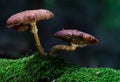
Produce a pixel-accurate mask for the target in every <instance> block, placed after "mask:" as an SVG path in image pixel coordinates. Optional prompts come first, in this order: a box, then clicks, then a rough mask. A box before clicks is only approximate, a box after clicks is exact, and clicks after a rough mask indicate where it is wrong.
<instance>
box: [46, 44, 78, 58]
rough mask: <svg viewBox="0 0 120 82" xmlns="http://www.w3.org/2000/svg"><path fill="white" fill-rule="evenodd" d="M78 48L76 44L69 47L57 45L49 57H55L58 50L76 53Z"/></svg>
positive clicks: (51, 50)
mask: <svg viewBox="0 0 120 82" xmlns="http://www.w3.org/2000/svg"><path fill="white" fill-rule="evenodd" d="M77 47H78V45H75V44H71V46H67V45H55V46H53V47H52V48H51V49H50V51H49V53H48V55H50V56H51V55H53V54H54V53H55V51H58V50H64V51H74V50H76V49H77Z"/></svg>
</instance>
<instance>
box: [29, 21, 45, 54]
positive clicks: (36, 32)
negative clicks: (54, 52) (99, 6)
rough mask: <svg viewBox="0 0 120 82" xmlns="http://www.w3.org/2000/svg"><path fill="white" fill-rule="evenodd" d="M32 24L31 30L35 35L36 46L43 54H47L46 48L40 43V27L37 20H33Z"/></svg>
mask: <svg viewBox="0 0 120 82" xmlns="http://www.w3.org/2000/svg"><path fill="white" fill-rule="evenodd" d="M30 25H31V32H32V34H33V36H34V40H35V44H36V47H37V49H38V51H39V53H40V54H41V55H42V56H45V54H46V53H45V52H44V49H43V48H42V45H41V43H40V39H39V36H38V29H37V26H36V22H31V23H30Z"/></svg>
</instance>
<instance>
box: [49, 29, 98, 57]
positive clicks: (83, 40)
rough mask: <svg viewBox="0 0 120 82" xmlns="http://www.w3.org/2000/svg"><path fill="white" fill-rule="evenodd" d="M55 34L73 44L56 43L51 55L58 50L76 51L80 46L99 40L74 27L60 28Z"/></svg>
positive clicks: (50, 52)
mask: <svg viewBox="0 0 120 82" xmlns="http://www.w3.org/2000/svg"><path fill="white" fill-rule="evenodd" d="M54 36H55V37H56V38H59V39H61V40H63V41H65V42H67V43H70V44H71V45H70V46H67V45H55V46H53V47H52V48H51V49H50V51H49V55H52V54H53V53H54V52H55V51H57V50H65V51H74V50H76V49H77V48H78V47H85V46H88V45H92V44H96V43H98V40H97V39H96V38H95V37H94V36H92V35H90V34H88V33H85V32H81V31H78V30H74V29H67V30H65V29H63V30H60V31H58V32H57V33H55V35H54Z"/></svg>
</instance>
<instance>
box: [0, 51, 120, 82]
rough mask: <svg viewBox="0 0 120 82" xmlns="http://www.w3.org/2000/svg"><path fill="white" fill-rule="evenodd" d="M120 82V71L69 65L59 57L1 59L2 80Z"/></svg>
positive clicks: (1, 81) (0, 72)
mask: <svg viewBox="0 0 120 82" xmlns="http://www.w3.org/2000/svg"><path fill="white" fill-rule="evenodd" d="M53 80H54V81H56V82H120V71H119V70H114V69H111V68H84V67H78V66H73V65H67V64H65V63H64V61H63V59H61V58H58V57H55V56H53V57H45V58H42V57H40V55H39V54H37V53H35V54H33V55H32V56H29V57H24V58H20V59H16V60H11V59H0V82H52V81H53Z"/></svg>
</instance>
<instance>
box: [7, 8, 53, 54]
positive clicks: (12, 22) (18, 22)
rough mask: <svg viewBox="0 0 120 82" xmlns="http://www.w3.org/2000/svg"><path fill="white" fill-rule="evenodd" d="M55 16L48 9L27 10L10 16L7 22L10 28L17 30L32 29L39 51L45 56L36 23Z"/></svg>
mask: <svg viewBox="0 0 120 82" xmlns="http://www.w3.org/2000/svg"><path fill="white" fill-rule="evenodd" d="M53 17H54V15H53V13H52V12H51V11H48V10H46V9H38V10H26V11H23V12H20V13H16V14H14V15H12V16H11V17H9V18H8V20H7V22H6V26H7V27H8V28H13V29H16V30H17V31H26V30H27V29H30V30H31V32H32V34H33V36H34V40H35V43H36V46H37V48H38V51H39V53H40V54H41V55H42V56H45V54H46V53H45V52H44V49H43V48H42V46H41V43H40V39H39V36H38V29H37V26H36V23H37V22H38V21H41V20H47V19H50V18H53Z"/></svg>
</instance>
